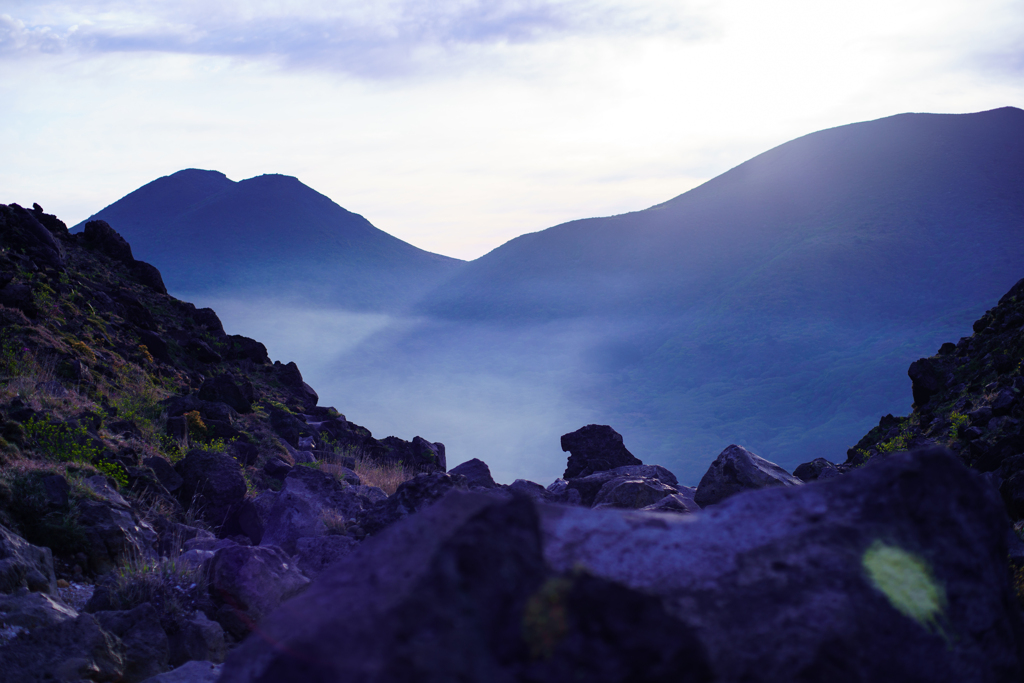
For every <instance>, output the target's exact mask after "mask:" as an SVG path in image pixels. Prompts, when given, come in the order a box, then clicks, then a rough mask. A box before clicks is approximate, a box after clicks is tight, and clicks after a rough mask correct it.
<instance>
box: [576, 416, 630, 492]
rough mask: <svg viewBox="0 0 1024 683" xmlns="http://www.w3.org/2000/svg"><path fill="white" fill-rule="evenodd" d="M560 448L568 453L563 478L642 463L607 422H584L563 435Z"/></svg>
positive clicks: (582, 475)
mask: <svg viewBox="0 0 1024 683" xmlns="http://www.w3.org/2000/svg"><path fill="white" fill-rule="evenodd" d="M562 451H565V452H568V453H569V461H568V462H567V463H566V467H565V474H563V475H562V477H563V478H564V479H574V478H576V477H585V476H587V475H588V474H593V473H594V472H603V471H604V470H610V469H614V468H616V467H623V466H626V465H643V463H642V462H641V461H640V460H639V459H638V458H636V457H635V456H634V455H633V454H632V453H630V452H629V451H628V450H626V446H625V445H624V444H623V442H622V435H621V434H619V433H618V432H616V431H615V430H614V429H612V428H611V427H609V426H608V425H587V426H586V427H581V428H580V429H577V430H576V431H575V432H570V433H569V434H563V435H562Z"/></svg>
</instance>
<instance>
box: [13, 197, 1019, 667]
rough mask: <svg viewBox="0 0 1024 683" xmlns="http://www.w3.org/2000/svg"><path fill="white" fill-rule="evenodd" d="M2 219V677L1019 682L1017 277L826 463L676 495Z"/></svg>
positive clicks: (725, 479)
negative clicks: (389, 396)
mask: <svg viewBox="0 0 1024 683" xmlns="http://www.w3.org/2000/svg"><path fill="white" fill-rule="evenodd" d="M0 239H2V244H3V252H2V255H0V318H2V319H3V320H4V328H3V335H4V336H3V339H2V342H3V348H2V354H0V361H2V363H3V372H4V377H5V380H4V381H5V382H6V385H5V388H4V393H3V394H2V395H0V412H2V413H3V422H2V435H3V442H2V444H0V446H2V449H3V450H2V453H3V456H2V457H3V461H2V463H0V464H2V465H3V467H2V469H0V643H3V645H2V647H0V679H2V680H3V681H10V682H14V681H42V680H67V681H79V680H91V681H132V682H135V681H144V680H154V681H163V682H164V683H169V682H170V681H214V680H220V681H224V682H241V681H252V682H256V681H261V682H271V681H296V682H298V681H406V680H414V679H415V680H426V681H432V680H436V681H453V680H461V681H506V680H507V681H559V683H561V682H562V681H571V680H586V681H609V682H611V681H623V682H625V681H663V680H664V681H668V680H672V681H680V680H681V681H824V680H829V681H832V680H837V681H869V680H870V681H877V680H887V681H888V680H920V681H1010V680H1022V678H1024V654H1022V653H1024V620H1022V602H1021V601H1022V596H1024V574H1022V571H1021V568H1022V567H1024V545H1022V544H1021V541H1020V539H1019V537H1018V535H1017V534H1016V533H1014V528H1013V520H1015V519H1019V518H1020V517H1021V516H1022V513H1024V509H1022V507H1021V505H1020V504H1019V501H1018V497H1019V494H1018V493H1017V492H1018V488H1019V481H1018V480H1019V479H1020V477H1022V476H1024V472H1022V471H1021V468H1022V465H1021V464H1020V463H1021V462H1024V440H1021V437H1020V429H1019V426H1020V420H1021V419H1022V418H1024V405H1022V402H1021V401H1020V400H1019V394H1020V391H1021V390H1022V389H1024V385H1021V386H1018V384H1021V382H1022V381H1024V380H1021V374H1020V361H1021V359H1022V358H1024V346H1022V344H1021V341H1022V339H1024V337H1022V332H1021V329H1022V326H1024V311H1019V312H1018V311H1017V310H1016V307H1017V306H1018V302H1017V298H1018V296H1020V293H1021V292H1020V291H1018V290H1021V291H1024V284H1020V285H1018V286H1017V287H1015V288H1014V290H1013V291H1011V292H1010V294H1008V295H1007V297H1004V299H1003V300H1002V301H1001V302H1000V304H999V306H997V307H996V308H995V309H993V311H990V312H989V313H988V314H986V317H985V318H983V320H982V321H981V322H980V323H979V324H978V325H976V326H975V330H976V331H975V334H974V336H972V337H970V338H967V339H965V340H962V341H961V343H960V344H957V345H950V346H952V349H950V348H949V347H947V346H944V347H943V349H942V351H941V352H940V354H939V356H937V357H935V358H932V359H924V360H922V361H918V362H917V363H915V364H914V366H912V368H911V378H912V379H913V381H914V397H915V401H916V403H915V411H914V413H913V414H912V415H911V416H910V417H908V418H893V417H892V416H886V418H883V420H882V423H881V424H880V426H879V428H876V429H875V430H873V431H872V432H871V434H869V435H868V436H866V437H865V439H864V440H862V441H861V442H860V443H859V444H858V445H857V446H855V447H854V448H853V449H851V451H850V453H849V454H848V457H847V460H846V462H843V463H839V464H835V463H833V462H830V461H828V460H826V459H823V458H819V459H816V460H812V461H810V462H808V463H806V464H804V465H801V466H800V467H799V468H797V470H796V471H795V472H794V473H789V472H786V471H785V470H784V469H782V468H781V467H779V466H777V465H775V464H773V463H770V462H767V461H765V460H763V459H762V458H759V457H758V456H757V455H755V454H753V453H751V452H749V451H747V450H746V449H744V448H742V447H740V446H729V447H728V448H726V449H725V450H724V451H723V452H722V453H721V455H719V457H718V458H717V459H716V460H715V461H714V463H712V465H711V466H710V468H709V470H708V472H707V474H706V475H705V476H704V477H703V479H702V480H701V482H700V483H699V485H698V486H696V487H687V486H683V485H681V484H680V483H679V482H678V481H677V480H676V478H675V476H674V475H673V474H672V473H671V472H669V471H668V470H666V469H665V468H663V467H660V466H658V465H645V464H644V463H643V462H642V461H641V460H640V459H638V458H636V457H635V456H634V455H633V454H632V453H630V451H629V450H628V449H627V448H626V446H625V444H624V443H623V441H622V437H621V436H619V435H618V434H617V433H616V432H615V431H614V430H613V429H612V428H611V427H609V426H603V425H588V426H585V427H583V428H581V429H579V430H577V431H576V432H573V433H570V434H566V435H565V436H563V437H562V444H561V445H562V449H563V450H564V451H566V452H568V453H569V457H568V461H567V463H566V471H565V474H564V475H563V477H562V478H560V479H558V480H557V481H555V482H554V483H552V484H550V485H549V486H546V487H545V486H542V485H540V484H537V483H534V482H529V481H525V480H517V481H515V482H513V483H512V484H510V485H501V484H498V483H496V482H494V481H493V479H492V478H491V475H490V472H489V469H488V467H487V465H486V464H485V463H484V462H483V461H481V460H479V459H473V460H470V461H468V462H465V463H463V464H461V465H459V466H457V467H455V468H453V469H451V470H450V471H446V470H447V466H446V461H445V452H444V447H443V445H441V444H439V443H431V442H428V441H426V440H425V439H422V438H419V437H416V438H415V439H413V440H412V441H411V442H409V441H404V440H402V439H398V438H396V437H388V438H386V439H379V440H378V439H375V438H374V437H373V436H372V435H371V434H370V432H369V431H368V430H366V429H365V428H362V427H359V426H358V425H355V424H353V423H351V422H349V421H347V420H346V419H345V418H344V416H342V415H341V414H340V413H338V411H336V410H334V409H333V408H324V407H319V406H318V405H317V403H318V399H317V396H316V392H315V391H314V390H313V389H312V388H311V387H309V386H308V385H307V384H305V383H304V382H303V381H302V377H301V374H300V373H299V371H298V368H296V367H295V366H294V364H281V363H271V361H270V359H269V358H268V357H267V354H266V349H265V348H264V347H263V346H262V345H261V344H259V343H258V342H256V341H254V340H250V339H246V338H244V337H238V336H231V335H227V334H225V332H224V330H223V328H222V326H221V325H220V323H219V321H218V320H217V318H216V315H215V314H214V313H213V312H212V311H209V310H196V309H195V308H194V307H192V306H191V305H189V304H186V303H183V302H180V301H177V300H175V299H173V298H172V297H170V296H168V295H167V294H166V291H164V289H163V285H162V280H161V279H160V274H159V273H158V272H157V271H156V270H155V269H153V268H152V267H150V266H147V265H146V264H143V263H141V262H138V261H136V260H134V258H133V257H132V256H131V250H130V247H129V246H128V245H127V243H125V242H124V240H122V239H121V238H120V236H118V235H117V233H116V232H115V231H114V230H113V229H111V228H110V226H108V225H106V224H104V223H102V222H96V223H92V224H90V225H89V226H87V227H86V231H85V232H84V233H82V234H81V235H70V234H69V233H68V232H67V230H66V228H65V227H64V225H63V223H61V222H60V221H58V220H57V219H56V218H54V217H52V216H48V215H47V214H45V213H43V211H42V210H41V209H39V208H38V207H36V208H35V209H34V210H31V211H29V210H26V209H22V208H21V207H18V206H16V205H11V206H10V207H0ZM1020 305H1022V306H1024V301H1022V302H1021V304H1020ZM1018 313H1019V315H1018ZM1015 316H1017V317H1015ZM979 325H980V327H979ZM986 330H987V331H986ZM972 430H973V431H972ZM908 449H910V452H907V450H908ZM1019 526H1020V525H1019V524H1018V527H1019Z"/></svg>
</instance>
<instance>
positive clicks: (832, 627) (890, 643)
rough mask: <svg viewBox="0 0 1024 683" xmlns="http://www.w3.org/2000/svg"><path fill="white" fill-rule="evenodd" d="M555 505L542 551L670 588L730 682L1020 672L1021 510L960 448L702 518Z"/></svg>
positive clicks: (658, 591) (754, 498)
mask: <svg viewBox="0 0 1024 683" xmlns="http://www.w3.org/2000/svg"><path fill="white" fill-rule="evenodd" d="M691 520H692V521H689V522H688V523H687V519H686V518H685V517H680V518H678V522H676V523H673V521H674V520H673V518H666V517H665V516H659V517H658V518H657V519H656V521H655V519H654V518H652V517H648V516H645V515H642V514H635V513H633V514H630V513H620V512H617V511H612V510H601V511H587V510H582V509H579V508H570V507H551V508H544V509H543V510H542V514H541V526H542V529H543V530H544V532H545V556H546V557H547V558H548V560H549V562H550V563H551V564H552V566H553V568H555V569H562V570H569V569H571V568H573V567H579V566H583V567H586V568H587V570H588V571H590V572H592V573H594V574H596V575H598V576H601V577H604V578H606V579H609V580H613V581H619V582H622V583H624V584H625V585H627V586H630V587H632V588H634V589H637V590H641V591H645V592H649V593H652V594H655V595H659V596H661V597H662V599H663V600H664V601H665V604H666V605H667V606H668V608H669V611H670V612H671V613H672V614H674V615H675V616H677V617H678V618H680V619H682V620H683V621H685V622H687V623H689V624H691V625H692V626H693V627H694V628H696V629H697V632H698V634H699V637H700V640H701V641H702V642H703V643H704V645H705V646H706V648H707V651H708V653H709V656H710V658H711V660H712V662H713V666H714V669H715V674H716V677H717V679H718V680H728V681H735V680H744V681H793V680H806V681H812V680H844V681H876V680H928V681H964V680H978V681H981V680H984V681H1003V680H1007V681H1008V680H1020V677H1021V676H1022V675H1024V662H1022V659H1021V658H1022V653H1024V624H1022V622H1021V614H1020V611H1019V608H1018V607H1017V606H1016V604H1015V598H1014V595H1013V589H1012V587H1011V585H1010V582H1009V576H1008V574H1007V571H1006V554H1007V546H1006V538H1007V531H1008V519H1007V517H1006V513H1005V511H1004V509H1003V508H1002V504H1001V502H1000V501H999V500H998V497H997V495H996V493H995V492H994V490H993V489H992V488H991V486H990V485H989V484H988V483H987V482H985V481H983V480H982V479H981V477H979V476H978V475H976V474H974V473H972V472H971V471H969V470H967V469H966V468H964V467H963V466H962V465H961V464H960V463H959V462H958V461H957V460H956V458H955V457H953V456H952V455H951V454H950V453H948V452H947V451H944V450H941V449H932V450H927V451H920V452H915V453H909V454H908V453H901V454H896V455H893V456H890V457H888V458H876V459H873V460H872V461H871V462H870V463H869V464H868V465H867V466H865V467H863V468H860V469H858V470H856V471H854V472H851V473H850V474H847V475H845V476H842V477H835V478H833V479H830V480H827V481H823V482H821V483H819V484H816V485H814V486H800V487H789V486H775V487H770V488H767V489H763V490H759V491H753V492H748V493H743V494H741V495H736V496H733V497H732V498H730V499H728V500H726V501H724V502H723V503H721V504H720V505H718V506H716V507H715V508H714V509H713V511H711V510H709V511H707V512H706V513H703V514H701V515H698V516H696V517H693V518H691Z"/></svg>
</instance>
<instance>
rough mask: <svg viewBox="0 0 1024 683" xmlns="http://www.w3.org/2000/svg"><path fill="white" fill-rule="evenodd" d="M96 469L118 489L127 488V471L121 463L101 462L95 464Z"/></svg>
mask: <svg viewBox="0 0 1024 683" xmlns="http://www.w3.org/2000/svg"><path fill="white" fill-rule="evenodd" d="M96 469H98V470H99V471H100V472H102V473H103V475H104V476H107V477H110V478H111V479H113V480H114V481H116V482H117V485H118V487H119V488H127V487H128V471H127V470H126V469H125V468H124V465H122V464H121V463H119V462H114V461H113V460H101V461H99V462H98V463H96Z"/></svg>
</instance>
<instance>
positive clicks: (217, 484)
mask: <svg viewBox="0 0 1024 683" xmlns="http://www.w3.org/2000/svg"><path fill="white" fill-rule="evenodd" d="M175 470H176V471H177V472H178V474H179V475H181V478H182V485H181V489H179V491H178V499H179V500H180V501H181V504H182V505H183V506H184V507H185V508H186V509H188V508H190V507H192V506H194V507H195V508H196V510H197V511H198V513H199V515H200V517H202V519H203V520H205V521H206V522H207V523H208V524H210V525H211V526H214V527H220V526H222V525H223V524H224V523H225V522H226V521H227V520H228V516H229V514H230V513H231V512H232V511H233V509H234V508H235V507H236V506H237V505H238V504H239V503H241V502H242V499H243V498H245V493H246V486H245V478H244V477H243V476H242V470H241V468H240V467H239V465H238V462H237V461H236V460H235V459H234V458H232V457H231V456H230V455H227V454H226V453H214V452H211V451H203V450H199V449H193V450H191V451H189V452H188V455H186V456H185V457H184V459H182V460H181V462H179V463H178V464H177V465H175Z"/></svg>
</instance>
